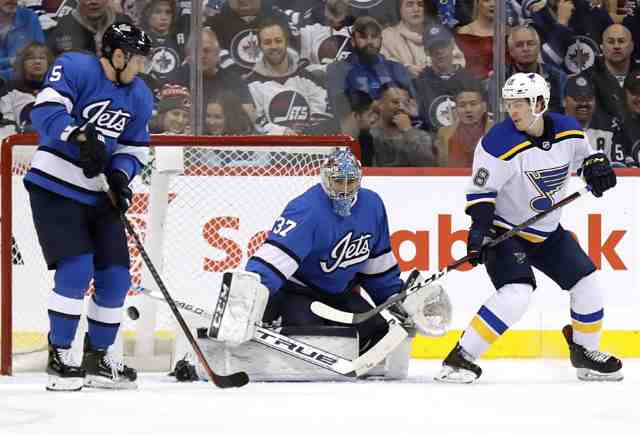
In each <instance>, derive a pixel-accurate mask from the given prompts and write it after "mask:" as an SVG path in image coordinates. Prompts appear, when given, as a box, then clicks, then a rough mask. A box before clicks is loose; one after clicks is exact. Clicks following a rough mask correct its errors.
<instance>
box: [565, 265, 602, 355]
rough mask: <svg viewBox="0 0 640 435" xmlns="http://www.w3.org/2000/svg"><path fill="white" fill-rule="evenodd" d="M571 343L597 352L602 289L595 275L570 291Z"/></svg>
mask: <svg viewBox="0 0 640 435" xmlns="http://www.w3.org/2000/svg"><path fill="white" fill-rule="evenodd" d="M570 292H571V293H570V294H571V326H572V327H573V341H574V342H575V343H577V344H579V345H581V346H584V347H585V348H587V349H590V350H597V349H598V345H599V343H600V336H601V334H602V319H603V317H604V309H603V299H602V287H601V286H600V283H599V282H598V278H597V275H596V273H595V272H594V273H591V274H590V275H587V276H585V277H584V278H582V279H581V280H580V281H578V282H577V283H576V285H574V286H573V287H571V290H570Z"/></svg>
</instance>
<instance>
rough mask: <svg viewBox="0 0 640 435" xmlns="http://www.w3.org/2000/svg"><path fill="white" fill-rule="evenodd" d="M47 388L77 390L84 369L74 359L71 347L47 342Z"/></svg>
mask: <svg viewBox="0 0 640 435" xmlns="http://www.w3.org/2000/svg"><path fill="white" fill-rule="evenodd" d="M47 374H48V375H49V379H48V382H47V390H49V391H79V390H81V389H82V385H83V383H84V376H85V375H84V370H83V369H82V367H80V366H79V365H78V364H77V363H76V362H75V361H74V360H73V355H72V349H71V348H62V347H55V346H53V345H51V344H49V361H48V363H47Z"/></svg>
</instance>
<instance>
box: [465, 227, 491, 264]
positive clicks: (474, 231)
mask: <svg viewBox="0 0 640 435" xmlns="http://www.w3.org/2000/svg"><path fill="white" fill-rule="evenodd" d="M489 240H491V238H490V237H489V230H486V229H484V228H480V227H474V226H473V225H471V228H470V229H469V236H468V238H467V255H469V256H471V259H470V260H469V263H471V265H472V266H477V265H478V264H484V262H485V261H486V259H487V251H488V250H489V249H488V247H487V246H485V245H486V243H487V242H488V241H489Z"/></svg>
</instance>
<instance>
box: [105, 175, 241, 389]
mask: <svg viewBox="0 0 640 435" xmlns="http://www.w3.org/2000/svg"><path fill="white" fill-rule="evenodd" d="M100 178H101V179H102V183H103V189H104V191H105V192H106V193H107V195H108V196H109V199H110V200H111V202H112V203H113V204H114V206H115V203H116V200H115V197H114V196H113V192H111V190H110V189H109V183H108V182H107V178H106V177H105V175H104V174H101V175H100ZM120 218H121V219H122V222H123V223H124V226H125V228H126V229H127V232H128V233H129V234H130V235H131V237H133V239H134V240H135V243H136V247H137V248H138V251H139V252H140V256H141V257H142V260H143V261H144V263H145V264H146V266H147V268H148V269H149V272H151V276H152V277H153V280H154V281H155V282H156V284H157V286H158V288H159V289H160V291H161V292H162V296H164V300H165V301H166V302H167V304H168V305H169V308H171V312H172V313H173V316H174V317H175V318H176V320H177V321H178V324H179V325H180V328H181V329H182V332H184V335H185V336H186V337H187V340H189V343H190V344H191V347H192V348H193V351H194V352H195V354H196V356H197V357H198V360H199V361H200V364H202V366H203V367H204V368H205V370H206V372H207V375H208V376H209V379H211V382H213V384H214V385H216V386H217V387H220V388H231V387H242V386H243V385H246V384H247V383H248V382H249V376H248V375H247V374H246V373H245V372H238V373H232V374H230V375H218V374H216V373H214V371H213V370H212V369H211V366H210V365H209V363H208V362H207V359H206V358H205V356H204V353H202V349H200V346H199V345H198V342H197V341H196V339H195V338H194V337H193V334H192V333H191V330H190V329H189V327H188V326H187V324H186V322H185V321H184V318H183V317H182V314H180V311H178V307H176V303H175V301H174V300H173V298H172V297H171V295H170V294H169V290H167V287H166V286H165V285H164V282H163V280H162V278H161V277H160V274H159V273H158V271H157V270H156V268H155V266H154V265H153V262H152V261H151V258H150V257H149V255H148V254H147V250H146V249H145V248H144V245H143V244H142V241H141V240H140V237H139V236H138V233H137V232H136V230H135V229H134V228H133V225H131V222H129V219H127V217H126V216H125V214H124V213H120Z"/></svg>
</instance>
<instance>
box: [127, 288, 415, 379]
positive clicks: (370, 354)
mask: <svg viewBox="0 0 640 435" xmlns="http://www.w3.org/2000/svg"><path fill="white" fill-rule="evenodd" d="M132 290H134V291H136V292H139V293H141V294H143V295H145V296H148V297H150V298H152V299H155V300H158V301H162V302H165V300H164V299H163V298H162V296H161V295H159V294H158V293H157V292H154V291H152V290H149V289H146V288H144V287H135V288H133V289H132ZM175 304H176V306H178V308H180V309H181V310H183V311H187V312H189V313H191V314H195V315H197V316H200V317H202V318H204V319H208V320H211V319H212V318H213V313H211V312H209V311H207V310H205V309H204V308H201V307H198V306H195V305H193V304H190V303H187V302H184V301H180V300H176V301H175ZM386 314H388V313H387V312H386V311H385V315H386ZM385 319H386V320H387V322H388V323H389V332H388V333H387V334H386V335H385V336H384V337H383V338H382V339H381V340H380V341H378V343H376V344H375V345H374V346H373V347H372V348H371V349H369V350H368V351H367V352H366V353H365V354H364V355H361V356H359V357H358V358H356V359H354V360H349V359H346V358H342V357H341V356H338V355H335V354H333V353H331V352H329V351H326V350H323V349H320V348H318V347H315V346H312V345H310V344H306V343H303V342H302V341H299V340H296V339H294V338H291V337H287V336H286V335H282V334H279V333H278V332H276V331H275V330H272V329H267V328H262V327H258V328H256V333H255V334H254V336H253V338H252V339H251V340H252V341H255V342H256V343H260V344H261V345H263V346H265V347H268V348H270V349H274V350H277V351H278V352H282V353H284V354H285V355H289V356H290V357H293V358H296V359H299V360H302V361H304V362H306V363H309V364H312V365H315V366H318V367H320V368H323V369H325V370H329V371H331V372H333V373H337V374H339V375H342V376H346V377H349V378H353V377H357V376H362V375H364V374H365V373H367V372H368V371H369V370H370V369H372V368H373V367H375V366H376V365H377V364H378V363H379V362H380V361H382V360H383V359H384V358H386V356H387V355H388V354H389V353H390V352H392V351H393V350H394V349H395V348H396V347H397V346H398V345H399V344H400V343H401V342H402V341H403V340H404V339H405V338H406V337H407V336H408V334H407V331H406V330H405V329H404V328H403V327H402V326H401V325H400V324H399V322H398V321H397V319H395V317H393V316H392V315H391V314H388V317H386V318H385Z"/></svg>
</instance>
